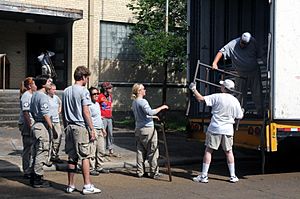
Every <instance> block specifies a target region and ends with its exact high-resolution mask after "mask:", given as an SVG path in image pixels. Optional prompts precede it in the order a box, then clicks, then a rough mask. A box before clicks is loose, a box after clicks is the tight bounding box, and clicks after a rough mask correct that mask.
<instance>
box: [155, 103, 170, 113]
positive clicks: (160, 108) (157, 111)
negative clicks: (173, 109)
mask: <svg viewBox="0 0 300 199" xmlns="http://www.w3.org/2000/svg"><path fill="white" fill-rule="evenodd" d="M168 108H169V107H168V106H167V105H165V104H164V105H162V106H160V107H157V108H156V109H154V112H155V115H156V114H157V113H159V112H160V111H162V110H164V109H168Z"/></svg>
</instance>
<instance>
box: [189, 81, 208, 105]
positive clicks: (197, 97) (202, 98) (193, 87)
mask: <svg viewBox="0 0 300 199" xmlns="http://www.w3.org/2000/svg"><path fill="white" fill-rule="evenodd" d="M189 88H190V89H191V91H192V92H193V93H194V96H195V98H196V100H197V101H198V102H200V101H204V96H202V95H201V94H200V93H199V92H198V91H197V89H196V83H194V82H192V83H191V84H190V86H189Z"/></svg>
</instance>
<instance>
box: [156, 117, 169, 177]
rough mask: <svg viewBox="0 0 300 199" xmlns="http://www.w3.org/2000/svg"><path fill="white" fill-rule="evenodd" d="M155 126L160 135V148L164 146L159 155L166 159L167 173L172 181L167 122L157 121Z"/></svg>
mask: <svg viewBox="0 0 300 199" xmlns="http://www.w3.org/2000/svg"><path fill="white" fill-rule="evenodd" d="M155 128H156V131H157V135H158V148H159V149H160V148H161V146H162V147H163V150H159V153H160V154H159V157H160V158H162V159H163V160H164V162H165V167H166V168H167V173H168V175H169V182H172V173H171V166H170V157H169V151H168V144H167V139H166V133H165V122H160V123H155Z"/></svg>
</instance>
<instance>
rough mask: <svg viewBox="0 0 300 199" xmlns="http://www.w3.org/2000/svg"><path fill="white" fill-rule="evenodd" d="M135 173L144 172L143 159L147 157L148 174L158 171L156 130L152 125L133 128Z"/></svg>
mask: <svg viewBox="0 0 300 199" xmlns="http://www.w3.org/2000/svg"><path fill="white" fill-rule="evenodd" d="M135 138H136V148H137V152H136V161H137V174H138V175H139V176H142V175H143V174H144V173H145V160H146V159H148V162H149V166H150V176H153V175H154V174H155V173H158V171H159V167H158V164H157V160H158V157H159V150H158V137H157V131H156V130H155V128H154V127H144V128H140V129H135Z"/></svg>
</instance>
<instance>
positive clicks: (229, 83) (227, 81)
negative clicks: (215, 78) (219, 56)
mask: <svg viewBox="0 0 300 199" xmlns="http://www.w3.org/2000/svg"><path fill="white" fill-rule="evenodd" d="M220 84H221V85H224V87H225V88H227V89H229V90H233V89H234V82H233V81H232V80H230V79H225V80H224V81H220Z"/></svg>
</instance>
